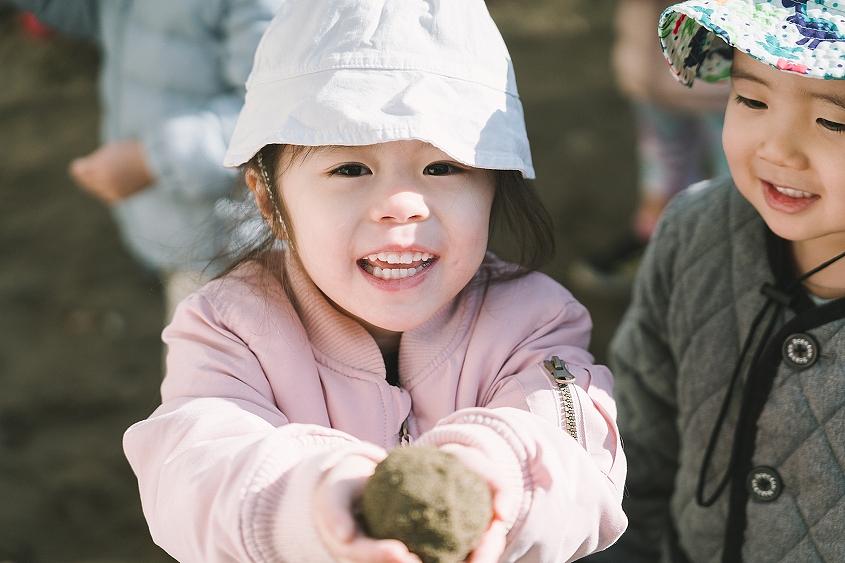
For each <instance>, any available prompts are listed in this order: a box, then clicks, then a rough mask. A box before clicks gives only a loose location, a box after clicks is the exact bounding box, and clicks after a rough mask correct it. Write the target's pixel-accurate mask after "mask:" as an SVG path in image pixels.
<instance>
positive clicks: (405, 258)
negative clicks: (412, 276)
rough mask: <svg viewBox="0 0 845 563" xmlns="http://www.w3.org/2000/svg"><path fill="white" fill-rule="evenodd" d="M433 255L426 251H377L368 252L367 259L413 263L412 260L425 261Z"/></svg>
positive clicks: (388, 262)
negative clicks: (376, 252) (374, 252)
mask: <svg viewBox="0 0 845 563" xmlns="http://www.w3.org/2000/svg"><path fill="white" fill-rule="evenodd" d="M432 258H433V256H432V255H431V254H429V253H428V252H379V253H378V254H369V255H368V256H367V260H369V261H370V262H376V261H379V262H384V263H387V264H413V263H414V262H420V261H422V262H425V261H427V260H431V259H432Z"/></svg>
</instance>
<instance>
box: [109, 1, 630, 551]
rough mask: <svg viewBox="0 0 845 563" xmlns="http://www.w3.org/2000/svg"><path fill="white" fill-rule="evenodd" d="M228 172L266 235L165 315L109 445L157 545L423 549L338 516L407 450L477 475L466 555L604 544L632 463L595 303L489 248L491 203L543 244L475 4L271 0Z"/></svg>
mask: <svg viewBox="0 0 845 563" xmlns="http://www.w3.org/2000/svg"><path fill="white" fill-rule="evenodd" d="M226 162H227V164H229V165H242V164H245V177H246V182H247V184H248V185H249V187H250V188H251V190H252V192H253V194H254V196H255V200H256V202H257V205H258V207H259V208H260V210H261V212H262V214H263V216H264V218H265V219H266V221H267V223H268V225H269V226H270V228H271V229H272V234H273V237H274V238H275V239H277V242H276V243H272V244H267V245H265V246H264V247H263V248H259V249H258V250H256V251H255V252H253V253H252V254H251V255H250V259H248V260H246V261H244V262H243V263H242V264H241V265H240V266H239V267H236V268H235V269H233V270H232V271H231V272H229V273H228V274H226V275H224V276H223V277H221V278H220V279H218V280H216V281H214V282H212V283H211V284H209V285H207V286H206V287H205V288H203V289H202V290H201V291H200V292H198V293H196V294H194V295H193V296H191V297H190V298H188V299H187V300H186V301H184V302H183V303H182V304H181V306H180V307H179V309H178V310H177V313H176V315H175V318H174V320H173V322H172V324H171V325H170V326H169V327H168V328H167V329H166V330H165V333H164V340H165V341H166V342H167V344H168V347H169V354H168V358H167V376H166V378H165V381H164V383H163V386H162V397H163V401H162V405H161V406H160V407H159V408H158V409H157V410H156V411H155V412H154V413H153V414H152V415H151V416H150V418H149V419H147V420H145V421H142V422H139V423H137V424H135V425H134V426H132V428H130V429H129V430H128V431H127V433H126V437H125V442H124V445H125V450H126V454H127V456H128V458H129V461H130V463H131V465H132V467H133V469H134V471H135V472H136V474H137V476H138V480H139V483H140V490H141V499H142V504H143V508H144V513H145V515H146V518H147V520H148V522H149V525H150V529H151V532H152V535H153V538H154V540H155V541H156V543H158V544H159V545H161V546H162V547H163V548H164V549H166V550H167V551H168V552H169V553H170V554H171V555H173V556H174V557H176V558H177V559H179V560H181V561H203V562H213V561H235V560H237V561H288V562H294V563H299V562H311V561H361V562H377V561H397V562H400V561H418V559H417V558H416V557H415V556H413V555H412V554H410V553H409V552H408V550H407V548H406V547H405V546H404V545H402V544H401V543H399V542H397V541H376V540H372V539H369V538H367V537H365V536H364V535H363V533H362V531H361V530H360V529H359V528H358V527H357V526H356V521H355V519H354V516H353V514H354V507H355V503H356V500H357V498H358V496H359V493H360V490H361V488H362V486H363V484H364V483H365V481H366V479H367V478H368V477H369V476H370V475H371V474H372V472H373V469H374V467H375V465H376V464H377V463H378V461H379V460H381V459H382V458H383V457H384V456H385V455H386V451H387V450H389V449H391V448H393V447H396V446H399V445H408V444H411V445H413V444H424V445H428V446H435V447H439V448H443V449H444V450H447V451H450V452H452V453H454V454H455V455H457V456H458V458H459V459H460V460H461V461H462V462H464V463H465V464H466V465H467V466H468V467H471V468H473V469H475V470H476V471H479V472H480V473H481V474H482V476H484V477H485V478H486V479H487V480H488V481H489V482H490V485H491V490H492V491H493V493H494V506H495V516H494V518H493V521H492V522H491V523H490V527H489V529H488V531H487V532H486V534H485V535H484V537H483V538H482V541H481V543H480V544H479V546H478V547H477V548H476V549H475V551H474V553H473V555H472V561H475V562H477V563H483V562H493V561H498V560H502V561H516V560H522V561H545V562H550V563H551V562H559V561H565V560H570V559H575V558H578V557H580V556H583V555H585V554H588V553H590V552H592V551H595V550H598V549H603V548H604V547H606V546H608V545H610V544H611V543H612V542H613V541H615V539H616V538H617V537H618V536H619V535H620V534H621V532H622V531H623V530H624V528H625V526H626V518H625V516H624V514H623V512H622V511H621V494H622V486H623V482H624V477H625V459H624V456H623V453H622V450H621V446H620V442H619V436H618V432H617V430H616V426H615V422H614V419H615V408H614V404H613V401H612V399H611V395H610V393H611V388H612V381H611V376H610V373H609V372H608V371H607V369H606V368H604V367H602V366H596V365H593V364H592V358H591V356H590V355H589V354H588V352H587V351H586V346H587V344H588V340H589V331H590V321H589V317H588V315H587V312H586V310H585V309H584V308H583V307H582V306H581V305H580V304H578V303H577V302H576V301H575V300H574V299H573V298H572V296H571V295H570V294H569V293H568V292H567V291H566V290H565V289H563V288H562V287H560V286H559V285H558V284H557V283H555V282H554V281H552V280H551V279H549V278H547V277H545V276H543V275H541V274H539V273H529V272H528V269H527V268H526V267H525V266H526V265H525V264H524V265H523V266H522V267H517V266H513V265H509V264H506V263H503V262H501V261H500V260H498V259H496V258H495V257H494V256H492V255H490V254H488V253H487V251H486V246H487V240H488V231H489V230H490V223H491V213H492V215H493V216H494V217H497V218H498V217H500V216H501V217H502V218H503V219H504V220H505V221H506V222H507V223H509V224H511V225H513V226H514V227H515V228H516V232H515V235H517V236H520V233H521V234H522V236H523V243H524V244H525V245H526V246H525V248H526V249H527V250H528V251H529V253H530V252H532V251H534V250H536V248H534V245H535V244H537V242H536V241H541V242H542V241H545V240H548V239H546V238H544V237H545V236H546V235H548V233H547V232H546V230H545V228H546V227H545V223H544V217H545V215H544V214H543V212H542V208H541V207H540V206H539V203H538V200H537V199H536V197H535V196H534V194H533V192H532V191H530V190H529V188H528V187H527V186H526V184H525V182H524V181H523V178H531V177H533V169H532V166H531V159H530V153H529V149H528V141H527V138H526V134H525V125H524V122H523V117H522V107H521V103H520V100H519V97H518V95H517V92H516V86H515V80H514V74H513V69H512V66H511V63H510V58H509V56H508V54H507V50H506V48H505V46H504V43H503V42H502V39H501V36H500V35H499V33H498V30H497V29H496V27H495V24H494V23H493V21H492V20H491V18H490V16H489V14H488V13H487V10H486V8H485V6H484V3H483V2H482V1H481V0H472V1H470V0H466V1H462V2H426V1H422V0H413V1H411V0H388V1H383V0H380V1H375V0H372V1H364V0H359V1H355V2H353V1H344V2H313V1H311V0H290V1H287V2H284V3H283V5H282V7H281V10H280V11H279V13H278V14H277V16H276V18H275V19H274V21H273V22H272V24H271V26H270V27H269V29H268V31H267V32H266V34H265V36H264V38H263V39H262V42H261V44H260V46H259V49H258V51H257V53H256V58H255V65H254V68H253V71H252V74H251V76H250V79H249V81H248V82H247V98H246V104H245V106H244V108H243V110H242V112H241V115H240V118H239V121H238V124H237V127H236V130H235V134H234V137H233V139H232V141H231V144H230V148H229V152H228V155H227V159H226ZM527 265H530V261H528V262H527ZM412 447H413V446H412Z"/></svg>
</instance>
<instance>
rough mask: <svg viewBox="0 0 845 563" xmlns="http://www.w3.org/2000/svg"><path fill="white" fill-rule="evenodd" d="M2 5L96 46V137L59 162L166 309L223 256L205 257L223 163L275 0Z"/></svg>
mask: <svg viewBox="0 0 845 563" xmlns="http://www.w3.org/2000/svg"><path fill="white" fill-rule="evenodd" d="M12 3H13V4H14V5H17V6H18V7H19V8H23V9H25V10H27V11H28V12H29V14H30V15H33V14H34V16H36V17H37V18H38V20H40V21H41V22H42V23H46V24H47V25H49V26H51V27H53V28H54V29H56V30H58V31H59V32H65V33H68V34H71V35H75V36H79V37H85V38H91V39H95V40H96V41H97V42H98V44H99V46H100V48H101V49H102V53H103V54H102V67H101V69H100V79H99V83H100V103H101V108H102V119H101V123H100V131H101V145H100V147H99V148H97V149H96V150H94V151H93V152H90V153H89V154H86V155H81V156H79V157H78V158H75V159H74V160H73V161H72V162H71V163H70V166H69V172H70V175H71V177H72V178H73V180H74V181H75V182H76V183H77V184H78V185H79V187H80V188H82V189H83V190H84V191H85V192H87V193H88V194H90V195H91V196H93V197H95V198H96V199H98V200H100V201H101V202H103V203H104V204H106V205H108V206H110V208H111V210H112V213H113V215H114V218H115V220H116V221H117V224H118V226H119V228H120V232H121V235H122V238H123V240H124V242H125V243H126V245H127V247H128V248H129V250H130V251H131V252H132V254H133V256H135V258H137V259H138V260H139V261H140V263H141V264H142V265H143V266H144V267H145V268H148V269H149V270H150V271H151V272H154V273H155V274H157V275H158V276H159V277H160V279H161V281H162V283H163V286H164V295H165V319H169V318H170V314H171V313H172V310H173V308H174V307H175V305H176V304H177V303H178V302H179V301H180V300H181V299H182V298H183V297H185V296H186V295H187V294H189V293H191V292H192V291H193V290H194V289H196V288H197V287H199V285H201V284H202V283H203V281H205V280H207V279H209V278H210V277H211V276H213V275H214V274H215V273H217V272H218V271H220V269H221V268H222V267H223V266H225V264H216V263H212V260H213V259H214V258H215V257H217V256H219V255H221V254H222V253H223V251H225V249H226V248H227V247H228V236H229V233H228V230H227V228H226V225H225V223H226V221H225V213H220V205H219V203H218V202H220V200H226V199H228V198H231V197H232V196H233V194H234V192H235V190H236V188H237V185H238V176H237V174H236V173H235V172H234V171H232V170H227V169H225V168H223V166H222V164H221V163H222V159H223V154H224V152H225V149H226V144H227V142H228V140H229V136H230V134H231V131H232V128H233V127H234V121H235V119H236V117H237V115H238V111H239V110H240V107H241V105H242V104H243V96H244V86H243V85H244V82H245V81H246V77H247V75H248V74H249V70H250V68H251V67H252V57H253V55H254V52H255V48H256V47H257V46H258V41H259V39H260V38H261V34H262V33H263V31H264V29H265V28H266V26H267V24H268V23H269V21H270V19H271V18H272V15H273V13H274V10H275V8H276V7H277V6H278V4H279V0H214V1H208V0H180V1H178V2H173V1H155V0H153V1H150V0H146V1H143V2H142V1H133V0H109V1H105V0H103V1H100V0H13V2H12ZM23 21H24V22H27V21H29V20H23ZM28 25H30V26H31V25H32V24H31V23H29V24H28Z"/></svg>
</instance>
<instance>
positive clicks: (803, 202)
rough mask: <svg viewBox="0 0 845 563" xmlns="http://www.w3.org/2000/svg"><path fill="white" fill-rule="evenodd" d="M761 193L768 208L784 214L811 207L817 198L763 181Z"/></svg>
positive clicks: (813, 195)
mask: <svg viewBox="0 0 845 563" xmlns="http://www.w3.org/2000/svg"><path fill="white" fill-rule="evenodd" d="M762 182H763V193H764V195H765V198H766V203H768V204H769V206H770V207H772V208H773V209H776V210H778V211H782V212H784V213H798V212H799V211H803V210H804V209H806V208H807V207H809V206H810V205H812V204H813V203H814V202H815V201H816V200H818V199H819V196H818V195H816V194H812V193H810V192H805V191H803V190H799V189H796V188H790V187H786V186H776V185H775V184H772V183H770V182H767V181H765V180H763V181H762Z"/></svg>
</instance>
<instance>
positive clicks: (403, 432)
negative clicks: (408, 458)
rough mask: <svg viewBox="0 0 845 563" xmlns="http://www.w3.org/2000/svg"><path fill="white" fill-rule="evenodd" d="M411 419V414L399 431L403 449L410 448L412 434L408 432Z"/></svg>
mask: <svg viewBox="0 0 845 563" xmlns="http://www.w3.org/2000/svg"><path fill="white" fill-rule="evenodd" d="M409 418H411V415H410V414H409V415H408V416H407V418H405V420H403V421H402V427H401V428H400V429H399V445H400V446H401V447H405V446H410V445H411V441H412V440H413V439H412V438H411V433H410V432H408V419H409Z"/></svg>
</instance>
